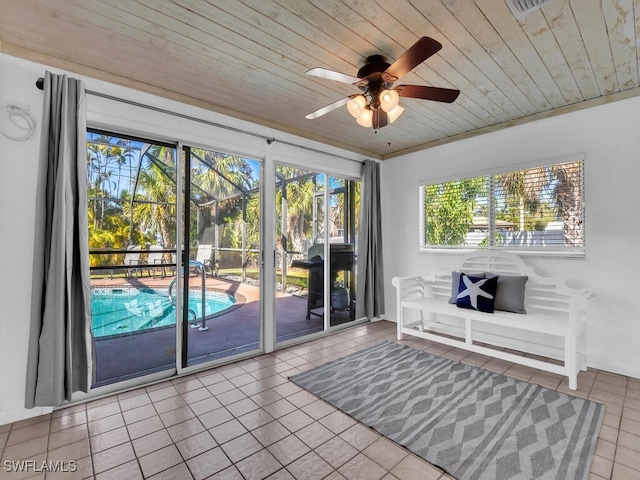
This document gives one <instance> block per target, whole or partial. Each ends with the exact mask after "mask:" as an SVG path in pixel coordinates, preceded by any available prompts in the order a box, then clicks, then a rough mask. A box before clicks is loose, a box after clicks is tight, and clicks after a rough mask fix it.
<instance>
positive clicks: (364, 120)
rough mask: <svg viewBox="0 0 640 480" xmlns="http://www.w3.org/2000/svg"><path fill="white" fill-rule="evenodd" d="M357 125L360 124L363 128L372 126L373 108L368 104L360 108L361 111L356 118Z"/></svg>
mask: <svg viewBox="0 0 640 480" xmlns="http://www.w3.org/2000/svg"><path fill="white" fill-rule="evenodd" d="M356 121H357V122H358V125H361V126H363V127H365V128H371V127H373V110H372V109H371V107H370V106H369V105H367V106H366V107H364V108H363V109H362V112H361V113H360V115H359V116H358V118H357V119H356Z"/></svg>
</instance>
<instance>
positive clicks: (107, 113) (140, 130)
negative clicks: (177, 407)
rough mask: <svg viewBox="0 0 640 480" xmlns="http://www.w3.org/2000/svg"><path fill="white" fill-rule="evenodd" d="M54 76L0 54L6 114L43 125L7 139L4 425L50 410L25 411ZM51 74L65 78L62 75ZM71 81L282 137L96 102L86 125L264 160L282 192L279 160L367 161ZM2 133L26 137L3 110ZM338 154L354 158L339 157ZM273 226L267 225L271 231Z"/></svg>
mask: <svg viewBox="0 0 640 480" xmlns="http://www.w3.org/2000/svg"><path fill="white" fill-rule="evenodd" d="M47 69H48V68H47V67H45V66H44V65H39V64H36V63H32V62H27V61H23V60H20V59H17V58H14V57H10V56H7V55H4V54H0V107H4V106H5V105H7V104H19V105H21V106H24V107H28V108H29V109H30V111H31V113H32V114H33V117H34V118H35V119H36V121H37V122H38V126H37V128H36V131H35V133H34V134H33V136H32V137H31V138H29V139H28V140H27V141H24V142H17V141H11V140H8V139H7V138H5V137H4V136H2V135H0V162H1V163H2V164H1V165H0V169H1V172H2V173H1V174H0V269H1V270H0V271H1V272H2V274H1V276H0V425H2V424H5V423H9V422H12V421H15V420H19V419H22V418H27V417H30V416H34V415H39V414H40V413H43V412H46V411H48V410H47V409H33V410H26V409H24V408H23V405H24V392H25V376H26V364H27V344H28V337H29V315H30V308H31V282H32V256H33V232H34V225H33V221H34V209H35V184H36V177H37V159H38V152H39V147H40V144H39V142H40V129H39V123H40V118H41V112H42V92H41V91H40V90H38V89H37V88H36V86H35V82H36V80H37V79H38V78H39V77H42V76H43V75H44V72H45V70H47ZM49 70H52V71H55V73H64V72H61V71H60V70H57V69H49ZM70 76H73V77H75V78H81V79H83V80H84V82H85V85H86V88H87V89H88V90H93V91H96V92H100V93H105V94H108V95H112V96H115V97H120V98H126V99H130V100H133V101H136V102H140V103H143V104H146V105H152V106H154V107H157V108H162V109H166V110H169V111H172V112H178V113H181V114H184V115H190V116H192V117H195V118H198V119H203V120H206V121H208V122H213V123H217V124H222V125H226V126H229V127H234V128H238V129H242V130H245V131H251V132H253V133H255V134H258V135H264V136H265V137H275V138H276V141H275V142H274V143H272V144H271V145H268V144H267V142H266V140H265V139H264V138H259V137H256V136H252V135H245V134H242V133H238V132H234V131H230V130H226V129H221V128H218V127H215V126H211V125H206V124H202V123H198V122H194V121H192V120H188V119H184V118H177V117H175V116H170V115H167V114H163V113H157V112H153V111H150V110H146V109H142V108H140V107H136V106H132V105H127V104H124V103H121V102H114V101H112V100H107V99H104V98H101V97H98V96H94V95H89V96H88V97H87V110H88V112H87V122H88V124H89V126H90V127H95V128H103V129H106V130H113V131H120V132H126V133H130V134H139V135H144V136H146V137H149V138H153V139H159V140H163V139H164V140H170V141H177V140H180V141H182V142H183V143H187V144H191V145H196V146H203V147H211V148H217V149H219V150H221V151H226V152H230V153H238V154H243V155H246V156H251V157H253V158H256V159H261V160H263V161H264V171H265V177H264V182H263V185H265V188H267V187H269V186H272V185H275V181H274V179H273V164H274V162H275V161H282V162H298V163H301V164H303V165H307V166H309V167H311V168H314V165H315V168H319V167H318V166H321V169H322V170H323V171H324V170H327V169H328V170H330V171H331V172H332V173H334V174H338V175H345V176H351V177H354V176H355V177H359V175H360V160H362V159H361V158H360V156H358V155H355V154H353V153H351V152H346V151H343V150H340V149H336V148H334V147H330V146H326V145H322V144H319V143H317V142H310V141H307V140H304V139H302V138H299V137H295V136H292V135H289V134H284V133H281V132H278V131H275V130H272V129H267V128H264V127H259V126H256V125H253V124H250V123H248V122H244V121H240V120H237V119H233V118H230V117H227V116H224V115H219V114H215V113H213V112H210V111H207V110H204V109H200V108H195V107H191V106H188V105H184V104H180V103H178V102H174V101H169V100H165V99H161V98H158V97H155V96H153V95H148V94H144V93H141V92H136V91H133V90H130V89H125V88H122V87H118V86H116V85H112V84H108V83H105V82H101V81H97V80H94V79H91V78H86V77H82V76H78V75H74V74H72V73H70ZM13 128H15V127H13ZM0 130H2V131H5V132H7V133H11V134H13V135H14V136H17V135H18V134H20V133H21V132H20V131H14V130H12V125H11V124H10V122H9V121H8V119H7V116H6V112H5V111H4V110H1V111H0ZM278 140H282V141H287V142H291V143H293V144H299V145H304V146H305V147H307V148H312V149H316V150H320V151H323V152H327V153H328V154H329V155H325V154H322V153H317V152H314V151H309V150H304V149H299V148H296V147H293V146H289V145H285V144H283V143H279V142H278ZM331 154H333V155H336V156H342V157H347V158H348V159H345V158H337V157H335V156H332V155H331ZM349 159H353V160H356V161H350V160H349ZM269 182H270V183H269ZM273 188H275V187H273ZM268 205H272V203H271V204H270V203H269V198H267V201H265V211H268V210H267V208H268ZM268 223H269V222H265V224H266V225H267V227H269V225H268ZM264 233H265V234H264V237H265V248H266V249H269V248H273V245H272V239H273V237H274V235H275V234H274V231H273V228H272V227H269V228H267V229H266V230H265V232H264ZM270 241H271V245H270V244H269V242H270ZM267 257H268V256H267ZM267 296H268V295H267V292H265V305H267V304H268V302H269V301H270V300H269V299H268V298H266V297H267ZM267 308H268V307H267Z"/></svg>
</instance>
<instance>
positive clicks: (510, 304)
mask: <svg viewBox="0 0 640 480" xmlns="http://www.w3.org/2000/svg"><path fill="white" fill-rule="evenodd" d="M485 276H486V278H492V277H498V288H497V289H496V303H495V306H494V308H495V309H496V310H502V311H504V312H513V313H527V311H526V310H525V308H524V289H525V286H526V284H527V280H529V277H527V276H522V275H496V274H495V273H491V272H487V273H486V274H485Z"/></svg>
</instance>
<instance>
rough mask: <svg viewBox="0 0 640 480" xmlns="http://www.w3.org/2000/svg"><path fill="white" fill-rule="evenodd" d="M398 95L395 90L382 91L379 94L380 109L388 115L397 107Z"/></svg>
mask: <svg viewBox="0 0 640 480" xmlns="http://www.w3.org/2000/svg"><path fill="white" fill-rule="evenodd" d="M399 101H400V94H399V93H398V92H397V90H383V91H382V92H380V108H382V110H384V111H385V112H387V113H389V112H390V111H392V110H393V109H394V108H396V107H397V106H398V102H399Z"/></svg>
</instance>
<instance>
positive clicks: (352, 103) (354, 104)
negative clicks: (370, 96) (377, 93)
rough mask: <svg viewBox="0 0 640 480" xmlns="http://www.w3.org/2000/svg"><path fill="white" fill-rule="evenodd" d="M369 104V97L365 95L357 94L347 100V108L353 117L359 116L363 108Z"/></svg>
mask: <svg viewBox="0 0 640 480" xmlns="http://www.w3.org/2000/svg"><path fill="white" fill-rule="evenodd" d="M366 105H367V99H366V98H364V95H357V96H355V97H353V98H351V99H349V101H348V102H347V110H349V113H350V114H351V116H352V117H353V118H358V117H359V116H360V114H361V113H362V110H363V109H364V107H365V106H366Z"/></svg>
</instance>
